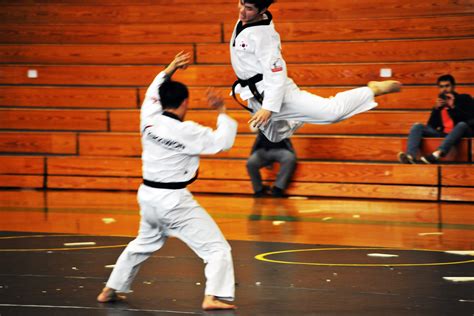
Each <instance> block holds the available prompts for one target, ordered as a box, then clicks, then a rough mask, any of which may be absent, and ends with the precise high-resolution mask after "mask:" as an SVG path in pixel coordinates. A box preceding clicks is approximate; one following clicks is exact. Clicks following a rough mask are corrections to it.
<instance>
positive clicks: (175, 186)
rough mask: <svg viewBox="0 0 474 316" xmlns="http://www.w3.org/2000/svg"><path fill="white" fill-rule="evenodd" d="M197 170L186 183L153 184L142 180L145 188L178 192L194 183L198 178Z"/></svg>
mask: <svg viewBox="0 0 474 316" xmlns="http://www.w3.org/2000/svg"><path fill="white" fill-rule="evenodd" d="M198 174H199V170H198V171H196V175H195V176H194V177H193V178H192V179H191V180H188V181H184V182H154V181H150V180H145V179H143V184H144V185H146V186H147V187H151V188H155V189H168V190H180V189H184V188H186V187H187V186H188V185H190V184H191V183H193V182H194V181H196V179H197V178H198Z"/></svg>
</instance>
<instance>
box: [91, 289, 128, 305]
mask: <svg viewBox="0 0 474 316" xmlns="http://www.w3.org/2000/svg"><path fill="white" fill-rule="evenodd" d="M124 299H125V296H123V295H118V294H117V292H115V290H114V289H111V288H109V287H104V289H103V290H102V292H101V293H100V294H99V295H98V296H97V302H99V303H112V302H118V301H123V300H124Z"/></svg>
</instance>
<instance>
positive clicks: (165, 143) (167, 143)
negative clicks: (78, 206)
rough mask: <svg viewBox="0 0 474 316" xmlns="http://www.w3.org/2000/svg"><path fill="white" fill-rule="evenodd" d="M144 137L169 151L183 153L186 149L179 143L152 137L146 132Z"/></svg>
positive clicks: (150, 133)
mask: <svg viewBox="0 0 474 316" xmlns="http://www.w3.org/2000/svg"><path fill="white" fill-rule="evenodd" d="M146 137H147V138H149V139H151V140H152V141H154V142H155V143H157V144H158V145H160V146H163V147H165V148H166V149H169V150H174V151H183V150H184V149H185V148H186V146H185V145H183V144H181V143H180V142H177V141H174V140H171V139H166V138H163V137H160V136H157V135H154V134H153V133H152V132H148V133H147V134H146Z"/></svg>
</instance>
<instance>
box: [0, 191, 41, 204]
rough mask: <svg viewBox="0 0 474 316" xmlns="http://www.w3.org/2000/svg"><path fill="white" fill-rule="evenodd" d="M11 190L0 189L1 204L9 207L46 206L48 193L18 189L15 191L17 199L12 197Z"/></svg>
mask: <svg viewBox="0 0 474 316" xmlns="http://www.w3.org/2000/svg"><path fill="white" fill-rule="evenodd" d="M11 195H12V191H11V190H0V206H2V207H4V208H8V207H15V208H16V207H28V208H38V207H44V205H45V197H46V194H45V193H44V191H39V190H18V191H15V196H16V197H17V198H16V199H12V197H11Z"/></svg>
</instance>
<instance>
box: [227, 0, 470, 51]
mask: <svg viewBox="0 0 474 316" xmlns="http://www.w3.org/2000/svg"><path fill="white" fill-rule="evenodd" d="M357 3H360V2H357ZM377 12H378V10H377ZM275 23H276V28H277V31H278V32H279V33H280V36H281V38H282V40H283V41H335V40H371V39H414V38H452V37H468V36H473V35H474V26H473V25H472V15H460V16H432V17H423V18H412V19H407V18H406V17H402V18H393V19H366V18H365V19H356V20H324V19H321V20H318V21H308V22H286V21H278V20H276V21H275ZM441 25H443V27H440V26H441ZM234 27H235V23H226V24H224V37H225V41H227V42H228V41H229V40H230V38H231V36H232V30H233V29H234Z"/></svg>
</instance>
